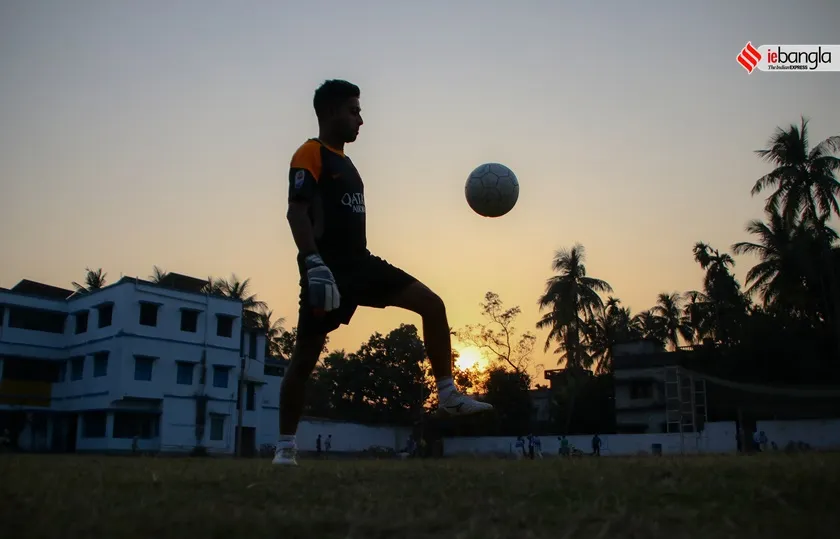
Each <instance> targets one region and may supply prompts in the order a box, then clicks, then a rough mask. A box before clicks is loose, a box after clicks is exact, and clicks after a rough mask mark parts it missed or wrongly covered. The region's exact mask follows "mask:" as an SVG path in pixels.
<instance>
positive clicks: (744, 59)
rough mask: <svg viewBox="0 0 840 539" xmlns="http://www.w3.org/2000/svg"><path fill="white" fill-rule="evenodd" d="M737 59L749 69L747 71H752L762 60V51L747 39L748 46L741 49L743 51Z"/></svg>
mask: <svg viewBox="0 0 840 539" xmlns="http://www.w3.org/2000/svg"><path fill="white" fill-rule="evenodd" d="M737 59H738V63H739V64H741V65H742V66H743V67H744V69H746V70H747V73H752V72H753V70H754V69H755V66H757V65H758V62H760V61H761V53H760V52H758V51H757V50H756V48H755V47H753V46H752V43H750V42H749V41H747V46H746V47H744V48H743V49H741V53H740V54H738V58H737Z"/></svg>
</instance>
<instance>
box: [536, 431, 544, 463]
mask: <svg viewBox="0 0 840 539" xmlns="http://www.w3.org/2000/svg"><path fill="white" fill-rule="evenodd" d="M534 453H535V454H536V455H537V456H538V457H539V458H540V459H542V458H543V454H542V440H540V437H539V436H534Z"/></svg>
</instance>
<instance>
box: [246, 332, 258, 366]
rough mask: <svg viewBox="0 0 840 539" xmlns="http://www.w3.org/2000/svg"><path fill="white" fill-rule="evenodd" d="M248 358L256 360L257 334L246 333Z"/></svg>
mask: <svg viewBox="0 0 840 539" xmlns="http://www.w3.org/2000/svg"><path fill="white" fill-rule="evenodd" d="M248 357H250V358H251V359H256V358H257V332H256V331H249V332H248Z"/></svg>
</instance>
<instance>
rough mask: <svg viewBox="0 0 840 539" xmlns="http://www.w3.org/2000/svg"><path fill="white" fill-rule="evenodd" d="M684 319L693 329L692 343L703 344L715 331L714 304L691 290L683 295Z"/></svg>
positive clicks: (704, 296)
mask: <svg viewBox="0 0 840 539" xmlns="http://www.w3.org/2000/svg"><path fill="white" fill-rule="evenodd" d="M683 302H684V304H683V319H684V321H685V324H686V325H687V326H688V327H689V328H691V339H690V341H691V343H701V342H703V340H705V339H706V338H707V337H709V336H710V335H711V334H712V332H713V330H714V326H713V322H714V320H713V317H712V316H710V312H712V310H713V307H712V302H711V301H710V300H709V298H708V297H707V296H706V295H705V294H704V293H702V292H698V291H697V290H689V291H688V292H686V293H685V294H684V295H683Z"/></svg>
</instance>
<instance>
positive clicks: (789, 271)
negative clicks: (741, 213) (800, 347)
mask: <svg viewBox="0 0 840 539" xmlns="http://www.w3.org/2000/svg"><path fill="white" fill-rule="evenodd" d="M767 213H768V215H767V222H766V223H765V222H764V221H761V220H760V219H753V220H752V221H750V222H749V223H748V224H747V226H746V230H747V232H749V233H750V234H751V235H753V236H755V237H756V241H755V242H749V241H740V242H738V243H735V244H734V245H732V252H733V253H735V254H736V255H743V254H750V255H755V256H757V257H758V259H759V262H758V264H756V265H755V266H753V267H752V268H750V270H749V271H748V272H747V277H746V280H747V284H748V285H749V288H747V290H746V293H747V295H750V296H753V295H758V296H760V298H761V300H762V305H763V306H764V307H765V308H769V307H771V306H780V305H782V304H784V306H786V307H790V308H792V307H795V306H799V307H802V306H803V305H806V304H807V303H808V302H809V296H810V294H809V292H808V290H807V284H806V280H805V277H806V271H804V265H805V264H807V263H808V259H809V257H808V256H807V255H809V253H808V244H809V243H810V242H809V241H808V238H807V235H808V230H807V228H806V226H805V224H804V223H803V222H799V223H794V222H791V221H788V220H786V219H785V217H784V216H783V215H782V214H781V212H780V211H779V209H778V208H771V209H770V210H769V211H768V212H767Z"/></svg>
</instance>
